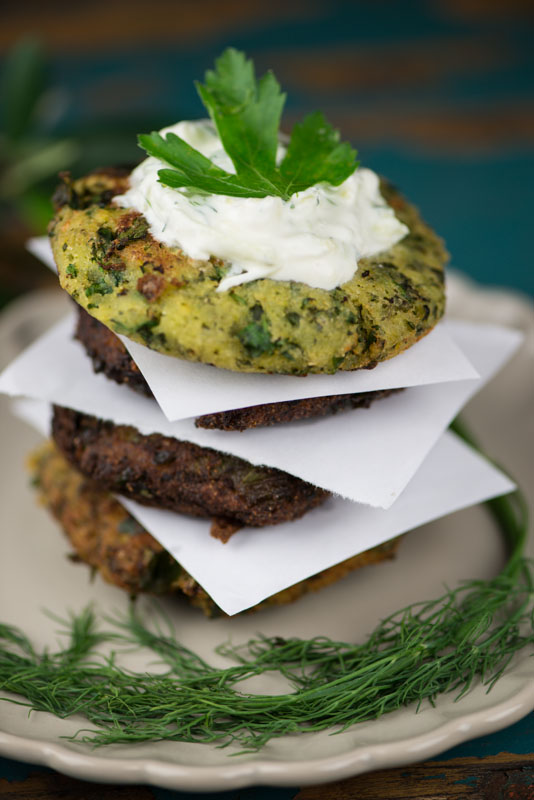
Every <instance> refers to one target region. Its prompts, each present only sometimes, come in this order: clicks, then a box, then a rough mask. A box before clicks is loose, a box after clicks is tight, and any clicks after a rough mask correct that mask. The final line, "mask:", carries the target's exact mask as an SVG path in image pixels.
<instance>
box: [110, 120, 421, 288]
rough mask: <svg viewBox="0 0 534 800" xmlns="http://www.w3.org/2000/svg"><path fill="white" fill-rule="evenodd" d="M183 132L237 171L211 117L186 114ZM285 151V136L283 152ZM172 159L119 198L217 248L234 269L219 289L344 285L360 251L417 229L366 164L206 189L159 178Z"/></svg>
mask: <svg viewBox="0 0 534 800" xmlns="http://www.w3.org/2000/svg"><path fill="white" fill-rule="evenodd" d="M169 132H172V133H175V134H177V135H178V136H180V137H181V138H182V139H184V141H186V142H187V143H188V144H190V145H191V146H192V147H194V148H195V149H196V150H199V151H200V152H201V153H202V154H203V155H204V156H206V157H207V158H209V159H210V160H211V161H212V162H213V163H214V164H216V165H217V166H218V167H221V168H222V169H225V170H226V171H227V172H232V173H234V172H235V169H234V166H233V164H232V161H231V159H230V158H229V156H228V155H227V154H226V153H225V151H224V150H223V148H222V144H221V141H220V139H219V137H218V135H217V132H216V129H215V127H214V126H213V124H212V123H211V122H210V121H209V120H198V121H193V122H191V121H184V122H179V123H177V124H176V125H172V126H170V127H168V128H164V129H163V130H162V131H160V133H161V135H162V136H165V134H166V133H169ZM284 153H285V148H284V147H283V145H282V144H281V145H280V146H279V148H278V154H277V158H278V160H279V161H280V160H281V159H282V158H283V155H284ZM166 166H168V165H167V164H166V163H165V162H162V161H160V160H159V159H157V158H154V157H149V158H147V159H146V160H145V161H143V162H142V163H141V164H139V166H138V167H136V168H135V169H134V171H133V172H132V174H131V176H130V188H129V190H128V191H127V192H126V193H125V194H123V195H119V196H117V197H115V198H114V202H115V203H116V204H117V205H119V206H121V207H125V208H135V209H136V210H137V211H139V212H141V213H142V214H143V215H144V217H145V218H146V220H147V222H148V224H149V227H150V231H151V233H152V235H153V236H154V237H155V238H156V239H158V240H159V241H160V242H163V244H166V245H168V246H170V247H178V248H180V249H181V250H182V251H183V252H184V253H185V254H186V255H188V256H190V257H191V258H193V259H201V260H206V259H208V258H210V256H215V257H217V258H220V259H222V260H224V261H225V262H227V263H228V264H229V265H230V269H229V271H228V272H227V274H226V276H225V277H224V278H223V279H222V280H221V282H220V284H219V286H218V289H217V291H220V292H224V291H226V290H228V289H230V288H231V287H233V286H238V285H239V284H242V283H248V282H249V281H253V280H257V279H258V278H270V279H271V280H276V281H300V282H302V283H306V284H308V285H309V286H313V287H315V288H318V289H327V290H329V289H334V288H335V287H336V286H340V285H341V284H343V283H345V282H346V281H348V280H350V279H351V278H352V277H353V275H354V274H355V272H356V270H357V269H358V261H359V259H360V258H363V257H364V256H371V255H374V254H375V253H379V252H381V251H383V250H387V249H388V248H390V247H391V246H393V245H394V244H396V242H398V241H399V240H400V239H402V238H403V237H404V236H405V235H406V234H407V233H408V228H407V227H406V225H403V223H402V222H400V221H399V220H398V219H397V218H396V216H395V214H394V212H393V209H392V208H391V207H390V206H389V205H388V204H387V203H386V201H385V200H384V198H383V197H382V195H381V194H380V190H379V180H378V176H377V175H376V173H374V172H373V171H372V170H370V169H365V168H358V169H357V170H356V171H355V172H354V173H353V174H352V175H351V176H350V177H349V178H347V180H346V181H344V182H343V183H342V184H341V185H340V186H332V185H331V184H328V183H320V184H316V185H315V186H311V187H310V188H309V189H306V190H305V191H303V192H298V193H296V194H294V195H293V196H292V197H291V198H290V199H289V200H288V201H285V200H282V199H281V198H280V197H263V198H253V197H250V198H248V197H245V198H243V197H228V196H226V195H205V194H201V193H198V192H195V191H194V190H191V189H189V188H183V189H173V188H171V187H169V186H165V185H163V184H161V183H159V181H158V170H160V169H162V168H163V167H166Z"/></svg>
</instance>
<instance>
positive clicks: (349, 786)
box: [0, 0, 534, 800]
mask: <svg viewBox="0 0 534 800" xmlns="http://www.w3.org/2000/svg"><path fill="white" fill-rule="evenodd" d="M3 7H4V9H5V10H4V14H3V20H2V25H1V26H0V57H1V56H2V54H4V53H5V52H6V50H7V48H8V47H9V46H10V45H12V44H13V42H14V41H15V40H16V39H17V37H19V36H20V35H22V34H25V33H28V32H38V33H39V34H40V35H41V36H42V38H43V41H44V42H45V44H46V45H47V46H48V48H49V52H50V57H51V65H52V73H53V78H54V80H55V81H56V83H57V87H59V90H60V91H59V95H58V96H60V99H61V97H62V98H63V101H65V98H66V104H64V108H63V112H64V113H63V117H62V119H61V120H60V123H58V125H59V128H61V126H63V128H61V130H63V129H64V130H65V131H67V132H69V133H70V132H72V131H75V132H76V131H80V130H82V129H83V130H85V129H88V128H89V129H90V130H96V129H97V128H98V124H99V121H100V125H101V127H102V125H104V124H111V123H110V122H109V120H113V124H114V125H115V124H116V121H117V118H118V117H120V119H121V120H122V121H125V122H124V124H123V125H122V128H123V129H128V125H130V127H131V129H132V131H136V130H140V129H142V128H141V125H143V127H144V125H145V124H146V125H149V124H151V125H154V127H155V126H156V124H157V123H159V122H161V124H166V123H168V122H170V121H173V120H174V119H177V118H179V117H181V116H183V117H185V118H187V117H196V116H199V114H200V107H199V105H198V102H197V100H196V98H195V95H194V91H193V89H192V80H193V78H199V77H201V76H202V74H203V72H204V70H205V69H206V68H207V67H208V66H210V65H211V63H212V61H213V57H214V56H215V55H217V54H218V53H219V52H220V51H221V50H222V49H223V47H224V46H226V45H227V44H233V45H235V46H238V47H241V48H243V49H245V50H246V51H247V52H248V53H249V54H250V55H252V56H254V58H255V59H256V60H257V62H258V64H259V66H260V69H262V70H263V69H265V68H267V67H269V66H272V67H273V68H274V69H275V72H276V74H277V75H278V77H279V78H280V79H281V82H282V84H283V85H284V87H287V88H288V90H289V92H290V100H289V104H288V117H287V119H288V121H289V122H291V121H292V120H293V119H295V118H296V117H297V116H301V115H302V114H304V113H306V112H308V111H310V110H314V109H315V108H317V107H320V108H322V109H323V110H325V112H326V113H327V116H328V117H329V118H330V119H331V120H332V121H333V122H334V124H336V125H337V126H339V127H340V128H341V129H342V131H343V134H344V135H345V136H346V137H348V138H351V139H352V140H353V141H354V143H355V145H356V146H357V147H358V149H359V151H360V154H361V156H362V159H363V160H364V161H365V163H366V164H368V165H369V166H372V167H373V168H375V169H377V170H378V171H380V172H382V173H384V174H386V175H388V177H390V178H391V179H393V180H394V182H395V183H397V184H398V185H399V186H401V187H402V189H403V190H404V191H405V192H406V194H407V195H408V196H409V197H411V198H412V199H415V201H416V202H417V204H418V205H419V206H420V207H421V208H422V209H423V211H424V214H425V216H426V217H427V219H428V220H429V221H430V222H431V223H432V224H433V225H434V226H435V227H436V228H437V230H438V231H439V232H440V233H442V234H443V235H444V236H445V238H446V240H447V243H448V246H449V249H450V250H451V252H452V254H453V264H455V265H458V266H460V267H461V268H462V269H463V270H464V271H466V272H467V273H468V274H471V275H472V277H474V278H475V279H477V280H478V281H480V282H484V283H493V284H500V285H506V286H508V287H512V288H516V289H520V290H523V291H533V290H534V269H532V266H533V265H532V256H531V252H532V245H531V240H532V196H531V195H532V190H531V187H532V186H533V185H534V158H533V154H534V146H533V142H534V105H533V91H532V84H533V76H534V65H533V60H532V47H531V41H532V40H531V36H532V9H533V7H534V4H532V3H531V2H522V0H508V1H507V2H499V0H491V1H490V0H469V2H467V1H465V0H448V2H445V1H444V0H443V1H440V0H435V1H434V2H430V1H428V2H425V1H424V0H406V1H405V2H393V0H392V1H391V2H366V3H365V2H359V3H358V2H350V0H330V2H325V0H310V2H308V1H307V0H294V2H291V3H290V2H281V0H269V2H268V3H265V2H264V1H262V2H260V0H249V1H248V2H246V3H244V2H239V0H198V1H197V2H183V3H172V2H169V0H151V3H150V4H148V6H147V4H146V3H144V2H141V0H129V2H125V0H107V1H106V2H104V1H103V0H94V1H93V3H92V4H89V5H88V4H76V3H74V4H73V3H70V4H65V3H62V2H58V1H57V0H56V2H54V1H53V0H51V1H50V2H47V3H42V2H40V0H39V2H38V1H37V0H27V2H25V3H17V2H15V1H14V0H5V4H3ZM147 7H148V8H149V10H150V13H148V14H147V13H146V12H147ZM6 10H7V13H5V11H6ZM57 87H56V88H57ZM141 119H142V120H143V123H140V120H141ZM106 121H107V122H106ZM121 124H122V122H121ZM91 126H92V128H91ZM59 128H58V130H59ZM128 130H129V129H128ZM60 132H61V131H60ZM123 132H124V131H123ZM121 141H123V140H121ZM128 142H129V143H128V144H126V145H125V146H124V148H123V150H121V151H120V152H121V153H122V154H123V155H124V160H128V159H130V158H132V157H135V152H136V151H135V143H134V137H133V135H132V136H131V137H130V139H129V140H128ZM94 158H95V159H96V158H97V156H96V155H94ZM93 166H94V165H93ZM24 235H25V231H24V230H21V231H17V230H13V229H10V230H7V229H6V228H4V230H0V236H1V237H2V241H1V244H2V247H1V248H0V300H1V299H2V298H3V299H4V300H7V299H8V298H10V297H11V296H13V295H15V294H17V293H19V292H21V291H24V290H26V289H28V288H32V287H33V286H36V285H39V284H40V283H41V282H42V281H43V280H44V281H46V280H47V279H48V275H46V277H44V278H43V277H41V273H40V272H39V270H36V269H35V266H34V265H32V264H31V261H29V260H28V258H27V257H26V256H25V255H24V253H23V251H22V247H21V242H22V240H23V236H24ZM6 254H8V255H6ZM18 261H20V264H21V267H20V269H17V270H14V269H13V264H14V263H16V262H18ZM533 680H534V665H533ZM0 713H1V708H0ZM198 796H199V795H197V794H195V795H191V794H184V793H180V792H171V791H167V790H163V789H158V788H153V787H146V786H110V785H107V786H104V785H102V784H91V783H86V782H83V781H78V780H75V779H73V778H69V777H66V776H62V775H59V774H57V773H55V772H53V771H51V770H48V769H45V768H43V767H40V766H37V765H29V764H22V763H20V762H16V761H12V760H7V759H0V798H1V800H8V799H9V800H23V798H24V800H26V799H28V800H29V799H30V798H31V799H32V800H33V799H34V798H35V800H37V799H38V800H58V799H59V798H62V799H64V800H74V798H76V799H77V800H78V799H81V798H83V800H92V798H95V800H96V798H99V800H107V798H110V800H111V798H113V800H120V799H121V798H124V799H125V800H126V799H127V800H152V798H155V799H156V800H169V798H176V799H178V798H184V800H185V798H193V797H198ZM201 796H203V797H222V798H229V800H238V798H239V800H290V798H291V799H292V800H297V798H298V800H316V799H318V798H321V800H323V798H324V800H349V798H350V799H351V800H353V799H354V800H397V798H398V800H401V798H402V800H408V798H418V799H421V800H423V799H424V800H438V798H439V800H445V799H446V798H462V800H463V798H466V799H467V798H469V799H472V800H497V798H499V799H500V798H503V799H504V798H506V799H507V800H534V714H530V715H528V716H527V717H525V718H524V719H523V720H521V721H520V722H518V723H516V724H515V725H513V726H511V727H509V728H507V729H505V730H503V731H500V732H497V733H494V734H492V735H490V736H486V737H483V738H481V739H477V740H474V741H472V742H467V743H464V744H462V745H460V746H458V747H456V748H454V749H453V750H450V751H448V752H447V753H444V754H442V755H441V756H440V757H439V758H435V759H432V760H430V761H427V762H424V763H421V764H415V765H413V766H408V767H401V768H397V769H389V770H383V771H380V772H375V773H372V774H367V775H363V776H359V777H356V778H353V779H349V780H345V781H342V782H340V783H335V784H330V785H327V786H320V787H308V788H300V789H299V788H297V787H293V788H287V789H273V788H269V787H252V788H250V789H246V790H239V791H235V792H227V793H223V794H208V795H206V794H204V795H201Z"/></svg>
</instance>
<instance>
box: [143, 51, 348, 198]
mask: <svg viewBox="0 0 534 800" xmlns="http://www.w3.org/2000/svg"><path fill="white" fill-rule="evenodd" d="M215 67H216V68H215V70H208V71H207V72H206V76H205V83H204V84H200V83H198V84H197V91H198V93H199V95H200V98H201V100H202V102H203V104H204V106H205V107H206V109H207V111H208V113H209V115H210V117H211V119H212V121H213V124H214V125H215V128H216V129H217V133H218V135H219V138H220V140H221V143H222V146H223V148H224V150H225V152H226V153H227V155H228V156H229V157H230V158H231V160H232V163H233V165H234V168H235V174H232V173H229V172H226V170H223V169H221V168H220V167H217V166H215V165H214V164H212V162H211V161H210V159H208V158H206V157H205V156H203V155H202V154H201V153H199V152H198V151H197V150H195V148H193V147H191V146H190V145H188V144H187V143H186V142H184V141H183V139H181V138H180V137H179V136H177V135H176V134H174V133H167V134H166V136H165V137H163V136H161V135H160V134H159V133H156V132H152V133H148V134H141V135H140V136H139V144H140V146H141V147H142V148H143V149H144V150H145V151H146V152H147V153H148V154H149V155H151V156H155V157H156V158H158V159H159V160H160V161H163V162H165V163H166V164H168V165H169V167H171V168H170V169H169V168H166V169H162V170H160V171H159V172H158V175H159V179H160V182H161V183H164V184H166V185H167V186H171V187H173V188H183V187H188V188H191V189H194V190H196V191H199V192H205V193H208V194H224V195H230V196H232V197H267V196H275V197H281V198H282V199H283V200H289V198H290V197H291V196H292V195H293V194H295V193H296V192H302V191H304V190H305V189H308V188H309V187H310V186H314V185H315V184H317V183H321V182H326V183H330V184H331V185H333V186H339V185H340V184H341V183H343V181H345V180H346V179H347V178H348V177H349V176H350V175H352V173H353V172H354V170H355V169H356V167H357V166H358V162H357V161H356V151H355V150H353V149H352V147H351V146H350V145H349V144H348V143H347V142H340V141H339V134H338V132H337V131H335V130H334V129H333V128H332V126H331V125H330V124H329V123H328V122H327V121H326V119H325V118H324V116H323V114H322V113H321V112H319V111H317V112H315V113H313V114H309V115H308V116H307V117H305V119H304V120H303V121H302V122H301V123H299V124H297V125H295V126H294V128H293V131H292V133H291V138H290V140H289V145H288V148H287V152H286V154H285V156H284V157H283V159H282V160H281V162H280V164H279V165H278V164H277V162H276V155H277V150H278V144H279V130H280V120H281V116H282V111H283V108H284V104H285V100H286V95H285V94H284V93H283V92H281V91H280V86H279V84H278V81H277V80H276V78H275V77H274V75H273V73H272V72H268V73H267V74H266V75H264V76H263V77H262V78H260V79H259V80H257V79H256V77H255V72H254V65H253V63H252V61H250V60H247V58H246V56H245V55H244V53H241V52H239V51H238V50H234V49H233V48H228V49H227V50H225V51H224V53H223V54H222V56H221V57H220V58H219V59H218V60H217V61H216V64H215Z"/></svg>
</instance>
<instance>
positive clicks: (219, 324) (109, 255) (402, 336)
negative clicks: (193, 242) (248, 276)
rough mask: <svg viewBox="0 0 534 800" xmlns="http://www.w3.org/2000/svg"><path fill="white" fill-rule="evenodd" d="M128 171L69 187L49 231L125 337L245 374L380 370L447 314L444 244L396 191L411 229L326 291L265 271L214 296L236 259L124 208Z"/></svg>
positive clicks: (92, 300) (80, 286) (392, 199)
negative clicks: (205, 255)
mask: <svg viewBox="0 0 534 800" xmlns="http://www.w3.org/2000/svg"><path fill="white" fill-rule="evenodd" d="M124 183H125V178H124V176H123V175H120V176H117V175H114V174H110V173H109V172H100V173H95V174H92V175H90V176H87V177H86V178H82V179H80V180H78V181H76V182H75V183H67V184H66V185H65V187H64V188H63V189H62V190H61V191H60V192H58V193H57V194H56V200H57V205H58V206H59V208H58V211H57V214H56V217H55V219H54V221H53V223H52V224H51V226H50V236H51V241H52V248H53V251H54V256H55V260H56V264H57V266H58V271H59V278H60V282H61V285H62V286H63V288H64V289H66V290H67V291H68V292H69V293H70V294H71V296H72V297H73V298H74V299H75V300H76V302H77V303H79V304H80V305H81V306H82V307H83V308H85V309H86V310H87V311H88V312H89V313H90V314H91V315H92V316H94V317H95V318H96V319H98V320H100V321H101V322H103V323H104V324H105V325H106V326H107V327H109V328H110V329H112V330H114V331H115V332H116V333H120V334H124V335H126V336H128V337H130V338H131V339H133V340H134V341H137V342H140V343H141V344H145V345H147V346H148V347H151V348H153V349H155V350H158V351H160V352H162V353H166V354H168V355H172V356H176V357H178V358H184V359H187V360H190V361H202V362H205V363H207V364H213V365H215V366H217V367H223V368H226V369H230V370H237V371H243V372H275V373H287V374H294V375H305V374H307V373H321V372H326V373H331V372H336V371H337V370H340V369H343V370H353V369H359V368H362V367H367V368H368V367H372V366H374V365H376V364H377V363H378V362H379V361H383V360H385V359H387V358H391V357H392V356H394V355H396V354H397V353H400V352H401V351H402V350H405V349H406V348H407V347H410V345H412V344H414V342H416V341H417V340H418V339H420V338H421V337H422V336H424V335H425V334H426V333H428V331H429V330H430V329H431V328H432V327H433V326H434V325H435V324H436V322H437V321H438V320H439V318H440V317H441V316H442V314H443V311H444V304H445V300H444V284H443V265H444V262H445V258H446V254H445V251H444V249H443V245H442V243H441V240H440V239H439V238H438V237H437V236H436V235H435V234H434V233H433V232H432V231H431V230H430V228H429V227H428V226H426V225H425V224H424V223H423V222H422V221H421V219H420V218H419V216H418V214H417V212H416V210H415V209H414V208H413V207H412V206H410V205H408V203H406V202H405V201H404V199H403V198H402V197H401V196H400V195H399V194H398V193H397V192H396V191H395V190H393V189H392V188H391V187H389V186H387V185H386V184H383V185H382V187H381V190H382V193H383V195H384V197H385V198H386V200H387V201H388V202H389V203H390V205H391V206H392V207H393V208H394V210H395V213H396V214H397V216H398V218H399V219H400V220H401V221H402V222H404V223H405V224H406V225H407V226H408V227H409V229H410V234H409V235H407V236H406V237H404V239H402V240H401V241H400V242H398V243H397V244H396V245H394V246H393V247H392V248H390V249H389V250H387V251H384V252H383V253H380V254H378V255H376V256H372V257H370V258H364V259H361V261H360V262H359V265H358V270H357V271H356V274H355V275H354V277H353V278H352V279H351V280H350V281H347V282H346V283H345V284H343V285H342V286H340V287H338V288H336V289H333V290H331V291H326V290H324V289H316V288H312V287H310V286H308V285H307V284H304V283H299V282H296V281H273V280H270V279H262V280H256V281H252V282H250V283H246V284H243V285H240V286H238V287H237V288H236V289H235V290H229V291H225V292H217V291H216V290H217V287H218V285H219V283H220V280H221V278H222V277H223V276H224V275H225V273H226V272H227V270H228V269H229V265H228V264H225V263H223V262H221V261H220V260H218V259H216V258H211V259H210V260H209V261H198V260H193V259H191V258H189V257H187V256H185V255H184V254H183V253H182V252H181V251H180V250H178V249H177V248H170V247H166V246H165V245H163V244H161V243H160V242H158V241H156V240H155V239H154V238H153V237H152V236H151V234H150V233H149V231H148V224H147V222H146V220H145V219H144V217H142V216H141V215H140V214H139V213H137V212H136V211H134V210H132V209H126V210H125V209H122V208H118V207H115V206H114V205H113V203H112V200H111V197H112V195H113V194H117V193H119V192H121V191H123V190H124Z"/></svg>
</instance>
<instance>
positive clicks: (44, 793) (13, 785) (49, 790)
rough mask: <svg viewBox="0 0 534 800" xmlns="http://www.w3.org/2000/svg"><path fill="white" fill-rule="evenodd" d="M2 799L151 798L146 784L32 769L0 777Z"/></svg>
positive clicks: (112, 799)
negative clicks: (97, 780)
mask: <svg viewBox="0 0 534 800" xmlns="http://www.w3.org/2000/svg"><path fill="white" fill-rule="evenodd" d="M0 797H1V798H2V800H81V798H83V800H154V794H153V792H152V790H151V789H149V788H148V787H146V786H115V785H112V784H102V783H88V782H87V781H79V780H77V779H76V778H69V777H68V775H60V774H58V773H56V772H32V773H31V774H30V775H29V776H28V777H27V778H26V779H25V780H22V781H7V780H4V779H2V778H0Z"/></svg>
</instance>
